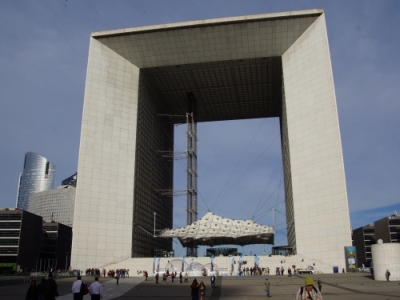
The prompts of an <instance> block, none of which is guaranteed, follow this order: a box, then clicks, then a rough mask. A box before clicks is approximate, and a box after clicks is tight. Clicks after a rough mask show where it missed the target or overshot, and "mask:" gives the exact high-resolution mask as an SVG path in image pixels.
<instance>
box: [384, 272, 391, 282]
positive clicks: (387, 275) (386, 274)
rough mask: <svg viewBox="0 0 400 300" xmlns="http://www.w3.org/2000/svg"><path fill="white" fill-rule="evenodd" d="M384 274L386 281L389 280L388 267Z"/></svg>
mask: <svg viewBox="0 0 400 300" xmlns="http://www.w3.org/2000/svg"><path fill="white" fill-rule="evenodd" d="M385 276H386V281H389V277H390V272H389V269H387V270H386V273H385Z"/></svg>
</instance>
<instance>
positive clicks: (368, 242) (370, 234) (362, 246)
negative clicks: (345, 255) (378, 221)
mask: <svg viewBox="0 0 400 300" xmlns="http://www.w3.org/2000/svg"><path fill="white" fill-rule="evenodd" d="M375 243H376V240H375V233H374V224H369V225H366V226H363V227H359V228H357V229H354V230H353V246H355V247H356V249H357V264H358V265H357V267H358V268H361V267H362V265H364V266H365V267H370V265H371V261H372V252H371V246H372V245H373V244H375Z"/></svg>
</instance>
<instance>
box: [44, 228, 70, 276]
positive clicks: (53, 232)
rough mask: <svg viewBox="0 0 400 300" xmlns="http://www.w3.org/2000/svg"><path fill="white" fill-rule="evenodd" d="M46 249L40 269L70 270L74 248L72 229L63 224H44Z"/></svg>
mask: <svg viewBox="0 0 400 300" xmlns="http://www.w3.org/2000/svg"><path fill="white" fill-rule="evenodd" d="M42 230H43V234H44V236H45V239H44V249H43V250H42V252H41V253H40V261H39V263H40V264H41V265H40V267H38V269H41V270H48V269H50V268H53V269H57V270H58V269H65V270H66V269H68V268H69V265H70V262H71V260H70V257H71V247H72V228H71V227H69V226H66V225H64V224H61V223H56V222H43V227H42Z"/></svg>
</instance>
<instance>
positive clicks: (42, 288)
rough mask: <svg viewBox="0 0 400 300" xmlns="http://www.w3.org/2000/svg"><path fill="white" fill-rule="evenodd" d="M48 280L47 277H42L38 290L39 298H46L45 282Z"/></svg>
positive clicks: (41, 299) (40, 299)
mask: <svg viewBox="0 0 400 300" xmlns="http://www.w3.org/2000/svg"><path fill="white" fill-rule="evenodd" d="M45 282H46V278H44V277H43V278H42V280H41V282H40V283H39V284H38V285H37V287H36V291H37V294H38V300H43V299H44V283H45Z"/></svg>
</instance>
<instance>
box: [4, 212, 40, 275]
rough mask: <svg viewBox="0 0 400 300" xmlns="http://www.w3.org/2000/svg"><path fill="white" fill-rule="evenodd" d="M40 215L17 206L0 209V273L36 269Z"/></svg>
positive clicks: (38, 251) (38, 254)
mask: <svg viewBox="0 0 400 300" xmlns="http://www.w3.org/2000/svg"><path fill="white" fill-rule="evenodd" d="M41 233H42V217H40V216H37V215H34V214H32V213H30V212H28V211H24V210H20V209H17V208H10V209H8V208H1V209H0V273H7V272H12V271H19V270H23V271H25V270H27V271H31V270H32V269H36V263H37V259H38V258H39V256H40V240H41Z"/></svg>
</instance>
